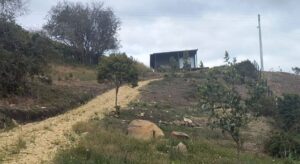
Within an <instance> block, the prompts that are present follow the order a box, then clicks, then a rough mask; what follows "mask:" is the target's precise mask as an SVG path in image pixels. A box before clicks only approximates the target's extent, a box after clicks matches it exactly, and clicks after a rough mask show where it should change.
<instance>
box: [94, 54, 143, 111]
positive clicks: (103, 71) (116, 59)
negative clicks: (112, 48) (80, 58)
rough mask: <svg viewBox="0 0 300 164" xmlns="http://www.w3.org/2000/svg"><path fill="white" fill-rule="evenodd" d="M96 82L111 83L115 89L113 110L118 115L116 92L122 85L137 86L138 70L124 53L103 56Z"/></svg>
mask: <svg viewBox="0 0 300 164" xmlns="http://www.w3.org/2000/svg"><path fill="white" fill-rule="evenodd" d="M98 82H99V83H102V82H111V83H113V84H114V86H115V89H116V99H115V108H116V111H117V114H120V107H119V106H118V92H119V88H120V86H122V85H123V84H131V86H132V87H135V86H137V84H138V70H137V69H136V66H135V62H134V60H133V59H131V58H128V57H127V56H126V54H125V53H114V54H111V55H110V56H109V57H105V56H103V57H102V58H101V62H100V63H99V66H98Z"/></svg>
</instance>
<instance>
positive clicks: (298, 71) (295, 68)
mask: <svg viewBox="0 0 300 164" xmlns="http://www.w3.org/2000/svg"><path fill="white" fill-rule="evenodd" d="M292 71H294V73H295V74H296V75H300V68H299V67H293V68H292Z"/></svg>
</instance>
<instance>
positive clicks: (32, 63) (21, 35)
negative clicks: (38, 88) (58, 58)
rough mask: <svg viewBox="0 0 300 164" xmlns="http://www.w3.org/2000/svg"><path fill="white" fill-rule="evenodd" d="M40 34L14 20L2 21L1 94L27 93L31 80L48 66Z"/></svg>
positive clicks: (0, 29) (0, 25)
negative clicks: (37, 34) (27, 30)
mask: <svg viewBox="0 0 300 164" xmlns="http://www.w3.org/2000/svg"><path fill="white" fill-rule="evenodd" d="M37 38H38V36H36V35H30V34H29V33H28V32H26V31H24V30H23V29H22V28H21V27H20V26H18V25H16V24H15V23H12V22H5V21H3V20H2V21H0V74H1V76H0V96H7V95H10V94H18V95H20V94H24V93H25V91H26V90H27V88H28V87H27V85H26V84H27V82H28V81H29V79H32V78H33V77H34V76H35V75H40V74H41V75H43V74H44V72H45V70H46V69H47V65H46V60H45V59H44V57H43V56H42V52H44V51H43V49H44V48H43V47H41V46H39V45H38V43H39V41H38V40H37Z"/></svg>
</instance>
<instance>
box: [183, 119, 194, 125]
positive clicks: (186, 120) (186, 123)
mask: <svg viewBox="0 0 300 164" xmlns="http://www.w3.org/2000/svg"><path fill="white" fill-rule="evenodd" d="M183 122H184V124H185V125H186V126H191V127H193V126H195V124H194V123H193V121H192V120H191V119H188V118H183Z"/></svg>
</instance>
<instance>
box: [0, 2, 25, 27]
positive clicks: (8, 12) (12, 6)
mask: <svg viewBox="0 0 300 164" xmlns="http://www.w3.org/2000/svg"><path fill="white" fill-rule="evenodd" d="M25 11H26V8H25V1H24V0H0V19H1V20H4V21H10V22H12V21H14V20H15V18H16V17H17V16H20V15H22V14H24V12H25Z"/></svg>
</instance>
